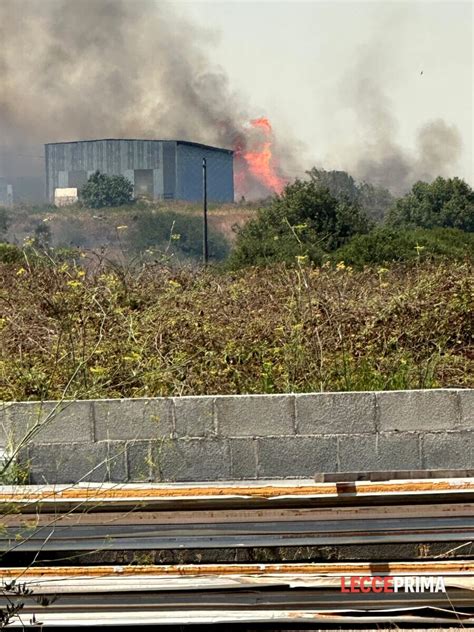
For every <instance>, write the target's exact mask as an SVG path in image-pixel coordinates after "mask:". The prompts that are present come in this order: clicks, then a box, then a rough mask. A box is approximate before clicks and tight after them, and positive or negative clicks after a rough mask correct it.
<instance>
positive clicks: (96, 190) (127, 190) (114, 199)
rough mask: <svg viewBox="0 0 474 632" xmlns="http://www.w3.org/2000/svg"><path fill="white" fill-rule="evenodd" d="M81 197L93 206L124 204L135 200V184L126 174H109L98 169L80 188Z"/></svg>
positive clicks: (88, 204)
mask: <svg viewBox="0 0 474 632" xmlns="http://www.w3.org/2000/svg"><path fill="white" fill-rule="evenodd" d="M79 197H80V199H81V200H82V202H83V203H84V204H85V205H86V206H89V207H91V208H102V207H104V206H122V205H123V204H130V203H131V202H132V201H133V185H132V183H131V182H130V180H128V179H127V178H125V176H109V175H107V174H105V173H100V171H96V172H95V173H94V174H92V175H91V176H90V178H89V180H88V181H87V183H86V184H85V185H84V186H83V187H82V188H81V189H80V191H79Z"/></svg>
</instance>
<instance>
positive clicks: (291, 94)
mask: <svg viewBox="0 0 474 632" xmlns="http://www.w3.org/2000/svg"><path fill="white" fill-rule="evenodd" d="M172 4H173V5H174V8H175V9H176V11H177V12H178V13H180V14H182V15H183V16H185V17H187V18H191V19H192V20H193V21H194V22H197V23H199V24H200V25H203V26H204V27H206V28H207V29H209V45H208V51H209V54H210V56H211V59H212V61H213V62H214V63H216V64H219V65H220V66H222V68H223V69H224V70H225V71H226V73H227V75H228V78H229V84H230V87H231V89H232V90H234V91H235V92H237V93H239V95H241V97H243V99H244V101H245V102H247V104H248V105H249V108H250V110H251V111H253V114H254V115H255V116H258V115H262V114H264V115H266V116H268V117H269V118H270V119H271V121H272V123H273V125H274V127H275V129H276V130H277V131H278V132H280V131H282V132H283V133H289V134H290V135H291V136H293V137H294V138H295V139H296V140H299V141H302V142H303V143H304V145H305V147H304V148H303V147H302V149H301V153H302V156H303V158H304V160H303V164H304V165H305V166H306V164H307V165H308V166H311V165H313V164H318V165H321V166H324V167H326V168H345V167H346V165H347V160H346V157H347V155H348V154H349V153H350V152H351V151H356V152H361V151H363V147H364V142H365V138H367V140H368V144H370V136H371V134H372V129H371V120H370V112H369V113H368V115H367V112H366V113H365V115H364V116H365V118H364V121H363V122H362V123H361V121H360V113H359V115H358V114H357V113H356V112H355V108H354V105H353V103H352V102H351V99H350V98H347V99H346V98H345V89H346V86H347V85H348V83H350V80H351V76H352V75H353V74H354V68H355V67H358V69H359V72H360V68H361V66H363V67H364V68H365V70H366V72H367V75H368V77H369V78H370V80H371V81H373V82H374V83H375V84H376V85H377V90H378V91H380V99H381V100H382V101H383V104H384V108H385V109H386V110H387V111H388V115H389V117H390V126H391V132H390V133H391V142H394V143H396V144H397V145H400V146H401V148H402V149H403V150H405V151H408V152H410V151H412V150H413V149H414V144H415V139H416V133H417V130H418V129H419V128H420V126H422V125H424V124H426V123H429V122H430V121H432V120H436V119H440V118H441V119H443V120H444V122H445V123H447V124H448V125H454V126H456V127H457V129H458V130H459V132H460V135H461V138H462V142H463V150H462V157H461V159H460V161H459V163H458V165H455V164H453V165H452V175H460V176H462V177H464V178H466V179H468V180H469V181H470V182H471V183H472V182H473V178H472V173H473V162H472V154H473V138H472V137H473V121H472V119H473V83H474V82H473V30H474V29H473V4H472V3H471V2H454V1H450V2H423V1H409V2H399V1H392V2H380V1H373V2H357V1H354V2H338V1H332V2H317V1H308V2H293V1H292V2H288V1H287V2H273V1H263V2H253V1H242V0H239V1H236V0H234V1H226V2H223V1H220V0H215V1H208V2H200V1H192V2H188V1H184V0H183V1H179V2H173V3H172ZM184 35H185V34H184ZM421 72H423V74H420V73H421ZM367 118H368V120H367ZM374 125H376V123H375V122H374ZM295 175H296V174H295Z"/></svg>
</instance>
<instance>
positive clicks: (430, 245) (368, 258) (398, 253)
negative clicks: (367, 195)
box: [331, 228, 474, 267]
mask: <svg viewBox="0 0 474 632" xmlns="http://www.w3.org/2000/svg"><path fill="white" fill-rule="evenodd" d="M473 256H474V235H473V234H470V233H465V232H463V231H461V230H457V229H455V228H435V229H431V230H428V229H422V228H418V229H416V230H408V229H405V230H395V229H393V228H377V229H375V230H373V231H372V232H370V233H368V234H367V235H356V236H355V237H353V238H352V239H351V241H350V242H349V243H348V244H346V245H345V246H343V247H342V248H339V249H338V250H336V252H334V253H333V254H332V256H331V259H332V261H334V262H338V261H344V263H346V264H348V265H354V266H357V267H363V266H365V265H382V264H387V263H390V262H394V261H414V260H420V259H439V258H447V259H453V260H461V259H464V258H466V257H470V258H473Z"/></svg>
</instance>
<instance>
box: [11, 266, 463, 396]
mask: <svg viewBox="0 0 474 632" xmlns="http://www.w3.org/2000/svg"><path fill="white" fill-rule="evenodd" d="M82 261H84V262H85V261H86V260H85V259H84V260H82ZM86 268H87V270H88V271H87V272H85V269H86ZM86 268H84V269H82V268H81V267H79V266H75V265H66V264H60V263H54V264H53V263H51V262H50V263H49V264H48V265H46V264H44V263H37V264H35V265H31V264H28V263H27V262H25V263H23V264H10V265H7V264H3V265H1V266H0V286H1V288H2V289H1V302H0V309H1V314H0V316H1V320H0V326H1V329H0V336H1V351H0V398H2V399H4V400H13V399H18V400H22V399H56V398H59V397H61V396H62V395H63V394H64V393H65V394H66V396H67V397H79V398H93V397H138V396H158V395H185V394H222V393H257V392H263V393H276V392H291V391H297V392H298V391H299V392H301V391H317V390H369V389H405V388H425V387H426V388H429V387H441V386H444V387H468V386H470V387H473V386H474V345H473V319H472V314H473V313H474V299H473V290H472V288H473V285H472V280H473V267H472V265H471V264H468V263H466V264H463V265H460V264H436V265H434V264H423V265H421V264H420V265H418V266H412V267H405V268H403V267H394V268H392V269H390V270H385V269H381V270H378V271H377V270H372V271H371V270H366V271H363V272H356V271H352V270H350V269H348V268H344V267H343V265H339V267H338V268H329V267H326V268H322V269H315V268H312V267H309V266H304V265H301V266H300V267H299V268H296V269H288V268H285V267H284V266H278V267H273V268H268V269H264V270H259V269H247V270H244V271H242V272H239V273H238V274H228V273H226V274H224V273H220V272H218V271H213V270H208V271H191V270H187V269H182V270H178V271H177V270H171V269H168V268H166V267H163V266H147V267H143V268H140V269H139V270H130V269H127V268H123V267H122V268H119V267H115V268H114V269H110V268H108V267H107V266H105V264H103V263H99V264H96V265H95V266H93V267H91V266H90V265H89V267H87V266H86Z"/></svg>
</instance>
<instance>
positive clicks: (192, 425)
mask: <svg viewBox="0 0 474 632" xmlns="http://www.w3.org/2000/svg"><path fill="white" fill-rule="evenodd" d="M173 403H174V411H175V423H176V435H177V436H178V437H179V438H181V437H209V436H214V435H215V434H216V429H215V427H214V398H213V397H175V398H173Z"/></svg>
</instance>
